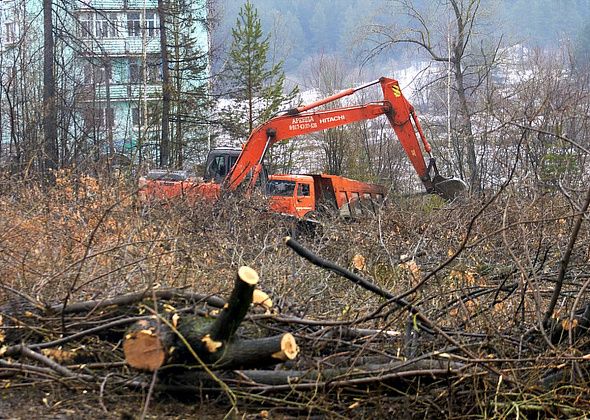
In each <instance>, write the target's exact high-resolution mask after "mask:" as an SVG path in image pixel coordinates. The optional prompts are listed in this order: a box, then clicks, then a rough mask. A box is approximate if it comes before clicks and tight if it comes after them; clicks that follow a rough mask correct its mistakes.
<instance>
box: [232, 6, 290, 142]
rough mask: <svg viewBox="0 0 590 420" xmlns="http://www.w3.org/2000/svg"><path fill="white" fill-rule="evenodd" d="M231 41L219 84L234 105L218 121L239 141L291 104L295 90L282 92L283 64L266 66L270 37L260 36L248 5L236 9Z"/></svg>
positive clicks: (256, 13) (261, 31) (252, 10)
mask: <svg viewBox="0 0 590 420" xmlns="http://www.w3.org/2000/svg"><path fill="white" fill-rule="evenodd" d="M232 38H233V41H232V45H231V48H230V52H229V60H228V63H227V65H226V67H225V69H224V71H223V75H222V80H223V82H225V88H226V89H228V94H229V97H230V98H231V99H232V100H233V102H235V104H232V105H231V106H228V107H226V108H225V109H224V110H223V111H222V115H221V119H222V125H223V126H224V128H225V129H226V130H227V131H228V133H229V134H230V135H231V136H232V137H233V138H234V139H239V140H241V141H243V140H245V139H246V138H247V137H248V134H249V133H250V132H252V130H253V129H254V128H255V127H256V126H257V125H259V124H261V123H263V122H264V121H266V120H267V119H269V118H270V117H271V116H272V115H273V114H275V113H276V112H277V111H278V110H279V109H280V108H281V106H282V105H285V104H286V103H287V102H289V101H291V100H292V99H293V98H294V97H295V96H296V95H297V93H298V89H297V88H294V89H292V90H291V91H290V92H288V93H285V92H284V84H285V73H284V71H283V61H279V62H277V63H274V64H273V63H271V62H270V61H271V60H269V57H268V52H269V48H270V35H264V33H263V30H262V25H261V23H260V18H259V17H258V12H257V10H256V9H255V8H254V7H253V5H252V4H251V3H250V2H249V1H248V2H246V3H245V4H244V6H243V7H242V8H241V9H240V12H239V15H238V18H237V21H236V25H235V27H234V28H233V29H232Z"/></svg>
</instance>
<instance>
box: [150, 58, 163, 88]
mask: <svg viewBox="0 0 590 420" xmlns="http://www.w3.org/2000/svg"><path fill="white" fill-rule="evenodd" d="M161 68H162V64H161V63H160V60H159V59H158V58H148V60H147V80H148V82H150V83H154V82H161V81H162V72H161Z"/></svg>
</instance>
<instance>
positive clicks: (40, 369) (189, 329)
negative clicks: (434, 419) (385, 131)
mask: <svg viewBox="0 0 590 420" xmlns="http://www.w3.org/2000/svg"><path fill="white" fill-rule="evenodd" d="M285 243H286V245H287V246H288V247H289V248H291V249H292V250H293V251H295V252H296V253H297V254H298V255H300V256H301V257H303V258H305V259H306V260H307V261H309V262H310V263H312V264H314V265H317V266H319V267H322V268H323V269H325V270H328V271H331V272H333V273H336V274H338V275H339V276H341V277H344V278H345V279H348V280H350V281H351V282H353V283H354V284H355V285H356V286H357V287H360V288H363V289H365V290H368V291H370V292H371V293H373V294H375V295H376V296H378V297H379V298H380V299H381V302H382V303H381V304H380V305H379V306H378V307H375V308H374V311H373V312H371V313H368V314H366V315H365V316H363V317H361V318H357V319H354V320H318V319H313V318H306V317H297V316H293V315H290V314H288V313H281V311H280V308H279V309H277V308H276V307H274V306H273V304H272V302H271V300H270V298H269V296H268V295H267V294H265V293H264V292H262V291H260V290H258V289H257V284H258V275H257V273H256V272H255V271H254V270H252V269H251V268H249V267H242V268H240V270H238V273H237V276H236V280H235V285H234V288H233V291H232V293H231V295H230V296H229V298H228V299H227V300H225V299H222V298H221V297H218V296H208V295H200V294H196V293H193V292H189V291H187V290H182V289H162V290H158V289H150V290H145V291H143V292H138V293H130V294H125V295H121V296H118V297H115V298H110V299H103V300H98V301H92V300H91V301H82V302H72V303H67V304H64V303H59V304H54V305H40V304H39V303H38V301H36V300H35V299H33V298H32V297H29V296H27V295H26V294H24V293H22V292H20V291H17V290H14V289H11V288H10V287H7V286H2V287H3V289H4V292H5V293H4V294H5V296H7V298H6V299H5V301H4V302H3V303H2V306H1V307H0V313H1V316H2V318H1V322H2V335H1V336H0V341H1V342H2V347H1V350H0V377H1V378H2V380H3V381H5V384H11V386H14V385H15V384H19V385H26V384H27V383H29V384H33V383H38V382H39V381H55V382H60V383H67V384H68V385H69V386H71V387H72V386H76V385H78V386H81V387H85V388H87V387H89V386H90V387H92V386H94V387H96V388H97V390H99V391H100V394H101V396H102V395H103V394H104V393H105V392H107V390H109V389H118V388H121V387H125V388H131V389H134V390H144V391H146V392H148V395H149V397H148V399H149V398H151V396H153V395H156V393H166V394H173V395H187V396H191V397H193V398H194V397H200V396H202V395H204V394H206V395H208V396H209V395H210V396H215V397H217V398H220V399H221V400H223V401H225V402H226V403H227V402H229V403H230V404H231V406H232V407H233V408H234V409H235V410H238V406H239V404H243V403H244V402H247V401H251V402H255V403H256V404H263V405H264V406H266V407H278V408H280V409H282V410H284V409H286V408H285V407H287V408H288V409H289V410H301V411H304V412H320V413H332V414H335V413H337V414H342V415H351V414H355V415H368V414H373V415H375V414H378V413H379V414H391V412H392V411H394V412H395V413H396V414H397V415H402V416H403V415H408V416H409V415H412V416H416V415H437V416H440V415H449V414H453V413H454V414H462V415H467V414H475V413H481V412H487V413H490V414H498V415H507V414H509V413H511V412H514V411H516V412H518V413H521V414H523V415H527V416H529V415H535V416H538V415H551V416H572V415H579V414H581V413H583V412H584V411H585V410H587V409H588V408H589V407H590V403H589V402H588V391H587V387H586V386H585V381H586V379H587V378H588V375H587V374H586V372H585V369H584V363H583V362H584V361H585V360H586V358H587V357H586V356H585V355H580V356H579V357H571V356H568V357H567V358H564V357H563V355H562V354H560V352H559V348H558V347H557V346H559V345H560V343H562V342H567V341H568V340H569V342H572V340H573V341H574V342H576V343H577V344H578V345H579V346H578V347H579V348H580V349H583V348H585V347H587V342H588V340H587V338H586V335H587V330H588V325H589V322H588V321H589V320H590V316H589V313H588V312H589V310H588V308H585V309H584V310H583V311H581V312H579V313H577V314H576V315H575V318H574V319H573V320H572V319H569V320H567V319H562V320H558V319H554V320H553V321H552V323H551V325H548V329H547V331H544V332H543V333H540V332H539V331H538V330H534V329H533V330H529V331H523V332H522V335H521V336H520V338H516V337H515V336H501V335H489V334H485V333H483V332H462V333H461V332H459V331H456V330H450V329H448V328H445V327H444V326H441V325H440V323H438V322H434V321H433V320H432V319H431V318H430V317H429V316H428V315H427V314H426V313H424V312H423V311H421V309H420V307H419V305H417V304H416V302H413V301H410V300H408V299H407V298H406V296H403V295H399V296H396V295H394V294H392V293H391V292H389V291H387V290H385V289H383V288H381V287H379V286H378V285H377V284H375V283H374V282H371V281H369V280H367V279H366V278H364V277H362V276H360V275H358V274H357V273H355V272H353V271H350V270H348V269H345V268H342V267H340V266H338V265H337V264H335V263H333V262H331V261H329V260H326V259H323V258H321V257H320V256H318V255H317V254H315V253H313V252H311V251H310V250H309V249H307V248H306V247H304V246H303V245H302V244H301V243H299V242H298V241H296V240H294V239H292V238H286V240H285ZM568 322H569V323H568ZM377 324H378V325H380V327H379V328H371V325H377ZM384 325H386V326H388V327H384ZM546 341H548V342H549V345H550V346H551V348H552V349H553V350H554V351H553V352H552V353H547V352H544V351H541V350H540V349H542V348H546V347H547V343H546ZM572 375H573V376H574V377H575V378H576V384H570V381H571V379H572ZM564 384H568V385H567V386H564ZM6 386H8V385H6ZM548 395H550V396H551V402H550V403H545V402H546V399H547V398H548V397H547V396H548ZM555 398H559V399H560V401H561V402H560V403H559V404H556V403H555V402H554V401H555ZM101 401H102V400H101ZM103 407H104V406H103ZM105 410H106V408H105Z"/></svg>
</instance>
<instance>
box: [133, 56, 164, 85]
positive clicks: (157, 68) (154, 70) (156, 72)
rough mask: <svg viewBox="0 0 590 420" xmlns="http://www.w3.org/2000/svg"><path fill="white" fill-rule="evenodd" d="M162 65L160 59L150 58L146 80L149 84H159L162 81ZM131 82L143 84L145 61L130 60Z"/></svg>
mask: <svg viewBox="0 0 590 420" xmlns="http://www.w3.org/2000/svg"><path fill="white" fill-rule="evenodd" d="M161 67H162V66H161V63H160V60H159V59H158V58H148V60H147V68H146V78H147V80H146V81H147V82H148V83H154V82H159V81H161V80H162V72H161ZM129 82H130V83H142V82H143V60H142V59H140V58H132V59H130V60H129Z"/></svg>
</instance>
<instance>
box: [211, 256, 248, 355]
mask: <svg viewBox="0 0 590 420" xmlns="http://www.w3.org/2000/svg"><path fill="white" fill-rule="evenodd" d="M257 284H258V273H257V272H256V271H254V270H253V269H252V268H250V267H247V266H243V267H240V269H239V270H238V275H237V277H236V282H235V285H234V289H233V290H232V293H231V295H230V297H229V300H228V301H227V304H226V305H225V306H224V307H223V310H222V311H221V313H220V314H219V317H218V318H217V319H216V320H215V322H214V323H213V325H212V326H211V329H210V330H209V338H208V339H207V340H210V341H211V342H212V343H216V342H217V343H219V342H221V343H223V342H226V341H228V340H229V338H230V337H231V336H233V335H234V333H235V332H236V330H237V329H238V327H239V326H240V323H241V322H242V320H243V319H244V317H245V316H246V313H247V312H248V309H249V308H250V304H251V303H252V296H253V294H254V289H255V288H256V285H257ZM208 347H209V348H210V349H212V350H213V351H212V352H215V351H217V349H218V348H220V347H221V346H216V345H214V344H211V345H209V346H208Z"/></svg>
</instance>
